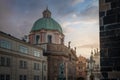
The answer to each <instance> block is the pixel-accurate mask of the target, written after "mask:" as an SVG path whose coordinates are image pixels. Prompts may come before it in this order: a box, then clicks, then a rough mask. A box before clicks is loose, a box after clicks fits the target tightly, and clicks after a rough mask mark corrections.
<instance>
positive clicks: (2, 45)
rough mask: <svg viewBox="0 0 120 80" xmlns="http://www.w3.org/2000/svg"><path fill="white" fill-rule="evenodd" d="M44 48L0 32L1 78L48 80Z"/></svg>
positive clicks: (9, 79)
mask: <svg viewBox="0 0 120 80" xmlns="http://www.w3.org/2000/svg"><path fill="white" fill-rule="evenodd" d="M47 71H48V70H47V57H45V56H43V49H42V48H40V47H37V46H34V45H32V44H29V43H27V42H25V41H22V40H19V39H17V38H15V37H13V36H11V35H10V34H6V33H3V32H0V80H47Z"/></svg>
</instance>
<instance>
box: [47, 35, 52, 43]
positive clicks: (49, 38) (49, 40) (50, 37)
mask: <svg viewBox="0 0 120 80" xmlns="http://www.w3.org/2000/svg"><path fill="white" fill-rule="evenodd" d="M48 43H52V36H51V35H48Z"/></svg>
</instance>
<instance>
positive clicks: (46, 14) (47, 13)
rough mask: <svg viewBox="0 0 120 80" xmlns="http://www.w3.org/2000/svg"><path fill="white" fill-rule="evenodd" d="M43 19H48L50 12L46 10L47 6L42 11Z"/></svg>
mask: <svg viewBox="0 0 120 80" xmlns="http://www.w3.org/2000/svg"><path fill="white" fill-rule="evenodd" d="M43 17H44V18H50V17H51V12H50V11H49V10H48V6H47V7H46V10H44V11H43Z"/></svg>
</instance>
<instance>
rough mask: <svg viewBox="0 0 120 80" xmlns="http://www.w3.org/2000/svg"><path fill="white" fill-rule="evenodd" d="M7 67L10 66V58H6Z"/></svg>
mask: <svg viewBox="0 0 120 80" xmlns="http://www.w3.org/2000/svg"><path fill="white" fill-rule="evenodd" d="M6 62H7V66H10V58H6Z"/></svg>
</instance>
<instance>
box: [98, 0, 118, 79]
mask: <svg viewBox="0 0 120 80" xmlns="http://www.w3.org/2000/svg"><path fill="white" fill-rule="evenodd" d="M99 3H100V4H99V5H100V56H101V57H100V66H101V72H102V76H103V78H102V80H111V79H112V80H118V79H120V0H100V2H99Z"/></svg>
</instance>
